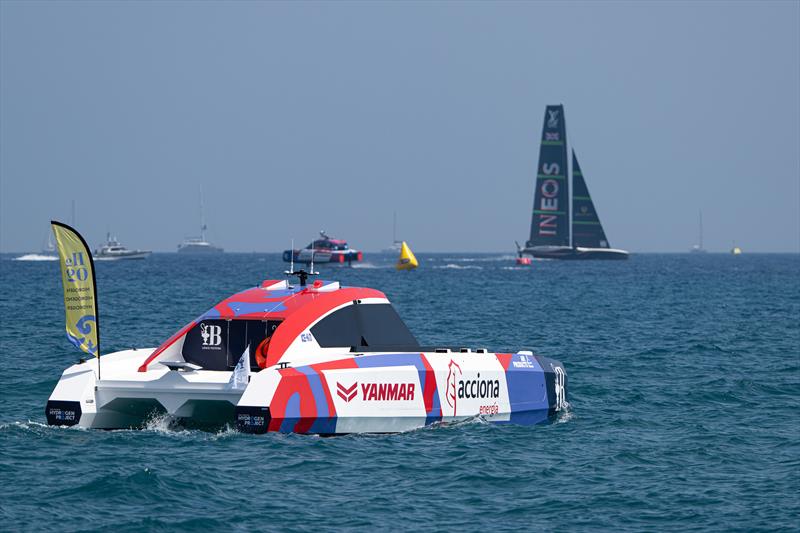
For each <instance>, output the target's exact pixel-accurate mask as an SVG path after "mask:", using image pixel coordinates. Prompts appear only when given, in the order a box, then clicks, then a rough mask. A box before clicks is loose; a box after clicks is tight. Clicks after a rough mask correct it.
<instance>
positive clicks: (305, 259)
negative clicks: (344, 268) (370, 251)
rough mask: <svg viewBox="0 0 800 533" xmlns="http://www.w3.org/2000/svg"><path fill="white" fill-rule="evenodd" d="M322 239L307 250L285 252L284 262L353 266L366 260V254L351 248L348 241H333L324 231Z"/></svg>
mask: <svg viewBox="0 0 800 533" xmlns="http://www.w3.org/2000/svg"><path fill="white" fill-rule="evenodd" d="M319 236H320V238H319V239H317V240H315V241H313V242H312V243H311V244H309V245H308V246H306V247H305V248H299V249H292V250H284V251H283V260H284V261H285V262H287V263H304V264H313V263H317V264H319V263H334V264H344V263H347V264H351V263H353V262H354V261H361V260H363V259H364V254H363V253H362V252H360V251H358V250H354V249H352V248H350V245H348V244H347V241H343V240H341V239H331V238H330V237H328V235H327V234H326V233H325V232H324V231H320V232H319Z"/></svg>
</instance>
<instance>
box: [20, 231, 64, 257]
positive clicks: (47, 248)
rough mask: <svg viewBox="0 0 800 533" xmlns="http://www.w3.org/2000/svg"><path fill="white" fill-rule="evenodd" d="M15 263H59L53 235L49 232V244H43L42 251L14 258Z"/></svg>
mask: <svg viewBox="0 0 800 533" xmlns="http://www.w3.org/2000/svg"><path fill="white" fill-rule="evenodd" d="M14 260H15V261H58V251H56V245H55V244H54V243H53V234H52V233H50V232H49V231H48V233H47V242H46V243H44V244H42V250H41V251H40V252H39V253H38V254H37V253H32V254H24V255H21V256H19V257H15V258H14Z"/></svg>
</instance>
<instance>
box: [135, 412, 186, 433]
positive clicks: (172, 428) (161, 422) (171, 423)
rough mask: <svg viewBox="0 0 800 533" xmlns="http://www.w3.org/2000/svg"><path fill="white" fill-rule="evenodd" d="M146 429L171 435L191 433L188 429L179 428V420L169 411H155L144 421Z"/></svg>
mask: <svg viewBox="0 0 800 533" xmlns="http://www.w3.org/2000/svg"><path fill="white" fill-rule="evenodd" d="M144 429H145V430H147V431H153V432H155V433H168V434H171V435H177V434H186V433H189V431H188V430H186V429H179V426H178V421H177V420H176V419H175V418H174V417H172V416H170V415H168V414H167V413H153V414H152V415H151V416H150V418H148V419H147V420H146V421H145V423H144Z"/></svg>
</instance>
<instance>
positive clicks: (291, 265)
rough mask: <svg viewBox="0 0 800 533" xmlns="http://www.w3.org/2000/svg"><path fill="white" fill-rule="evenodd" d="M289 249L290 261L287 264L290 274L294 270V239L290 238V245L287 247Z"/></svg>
mask: <svg viewBox="0 0 800 533" xmlns="http://www.w3.org/2000/svg"><path fill="white" fill-rule="evenodd" d="M289 249H290V250H291V251H292V261H291V263H290V264H289V273H290V274H291V273H292V272H294V239H292V245H291V246H290V247H289Z"/></svg>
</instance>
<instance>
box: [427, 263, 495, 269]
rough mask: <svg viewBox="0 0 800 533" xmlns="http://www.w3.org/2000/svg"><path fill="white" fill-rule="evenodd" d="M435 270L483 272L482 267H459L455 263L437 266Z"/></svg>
mask: <svg viewBox="0 0 800 533" xmlns="http://www.w3.org/2000/svg"><path fill="white" fill-rule="evenodd" d="M433 268H451V269H454V270H483V267H482V266H477V265H457V264H455V263H448V264H446V265H443V266H435V267H433Z"/></svg>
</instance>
